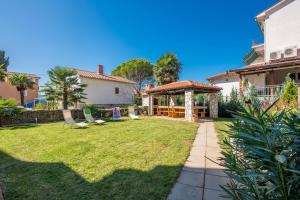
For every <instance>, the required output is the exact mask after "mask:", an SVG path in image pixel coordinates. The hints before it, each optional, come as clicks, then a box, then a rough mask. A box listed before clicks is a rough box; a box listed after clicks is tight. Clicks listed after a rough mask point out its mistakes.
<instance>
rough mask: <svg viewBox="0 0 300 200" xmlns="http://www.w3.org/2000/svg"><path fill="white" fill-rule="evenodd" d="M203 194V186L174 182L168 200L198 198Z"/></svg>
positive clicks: (197, 199)
mask: <svg viewBox="0 0 300 200" xmlns="http://www.w3.org/2000/svg"><path fill="white" fill-rule="evenodd" d="M202 196H203V188H200V187H192V186H189V185H184V184H181V183H176V184H175V186H174V188H173V189H172V191H171V194H170V195H169V196H168V198H167V199H168V200H199V197H202Z"/></svg>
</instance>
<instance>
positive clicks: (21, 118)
mask: <svg viewBox="0 0 300 200" xmlns="http://www.w3.org/2000/svg"><path fill="white" fill-rule="evenodd" d="M71 113H72V116H73V118H74V119H84V116H83V112H82V110H71ZM63 120H64V117H63V114H62V110H35V111H24V112H21V113H19V114H17V115H16V116H13V117H0V126H7V125H17V124H31V123H48V122H57V121H63Z"/></svg>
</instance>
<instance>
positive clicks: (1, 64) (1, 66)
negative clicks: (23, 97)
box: [0, 50, 9, 81]
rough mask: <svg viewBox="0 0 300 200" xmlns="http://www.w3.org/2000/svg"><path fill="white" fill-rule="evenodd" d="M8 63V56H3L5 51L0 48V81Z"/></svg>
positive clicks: (3, 76)
mask: <svg viewBox="0 0 300 200" xmlns="http://www.w3.org/2000/svg"><path fill="white" fill-rule="evenodd" d="M8 65H9V58H8V57H5V51H1V50H0V81H3V80H4V78H5V76H6V72H7V66H8Z"/></svg>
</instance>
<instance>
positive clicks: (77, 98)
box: [70, 84, 86, 108]
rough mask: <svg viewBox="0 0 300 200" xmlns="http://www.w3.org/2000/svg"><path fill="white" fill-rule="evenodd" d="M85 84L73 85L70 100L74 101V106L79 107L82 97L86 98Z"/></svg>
mask: <svg viewBox="0 0 300 200" xmlns="http://www.w3.org/2000/svg"><path fill="white" fill-rule="evenodd" d="M85 87H86V85H85V84H79V85H77V86H76V87H73V91H72V92H71V94H70V101H71V102H72V103H73V105H74V107H75V108H77V106H78V103H82V102H83V101H82V99H86V97H85V95H86V94H85V93H84V90H85Z"/></svg>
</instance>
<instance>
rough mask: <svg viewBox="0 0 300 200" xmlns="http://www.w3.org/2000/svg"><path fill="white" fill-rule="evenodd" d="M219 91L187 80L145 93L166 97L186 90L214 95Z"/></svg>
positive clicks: (213, 87)
mask: <svg viewBox="0 0 300 200" xmlns="http://www.w3.org/2000/svg"><path fill="white" fill-rule="evenodd" d="M221 89H222V88H220V87H218V86H214V85H210V84H205V83H199V82H195V81H190V80H187V81H180V82H173V83H169V84H166V85H160V86H157V87H155V88H151V89H148V90H147V91H146V92H147V93H148V94H161V95H168V94H182V93H184V91H186V90H193V91H194V92H195V93H215V92H218V91H220V90H221Z"/></svg>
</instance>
